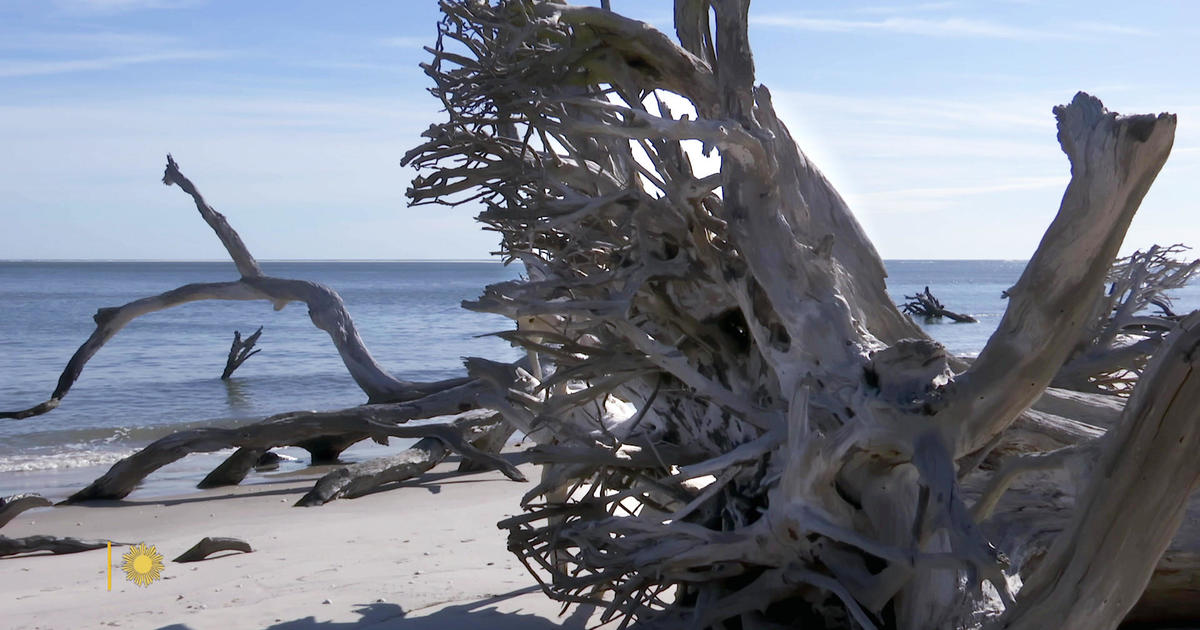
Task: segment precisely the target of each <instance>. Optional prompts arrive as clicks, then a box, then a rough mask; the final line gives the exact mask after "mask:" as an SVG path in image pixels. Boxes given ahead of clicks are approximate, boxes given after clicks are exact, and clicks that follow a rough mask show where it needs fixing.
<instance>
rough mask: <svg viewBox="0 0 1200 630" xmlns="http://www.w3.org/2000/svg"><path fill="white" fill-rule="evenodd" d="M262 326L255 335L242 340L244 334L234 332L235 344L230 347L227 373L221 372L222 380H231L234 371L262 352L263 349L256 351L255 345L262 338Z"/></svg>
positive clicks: (226, 367)
mask: <svg viewBox="0 0 1200 630" xmlns="http://www.w3.org/2000/svg"><path fill="white" fill-rule="evenodd" d="M262 331H263V329H262V326H259V327H258V330H256V331H254V334H252V335H250V336H249V337H246V338H245V339H242V333H241V331H239V330H235V331H233V344H231V345H230V346H229V358H228V359H226V360H225V371H223V372H221V380H223V381H225V380H229V377H230V376H233V371H234V370H236V369H238V368H239V367H242V364H243V363H245V362H246V359H249V358H250V357H252V356H254V355H256V354H258V353H259V352H262V349H261V348H259V349H257V350H255V349H254V344H255V343H256V342H257V341H258V338H259V337H261V336H262Z"/></svg>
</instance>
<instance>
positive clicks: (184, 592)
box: [0, 457, 590, 630]
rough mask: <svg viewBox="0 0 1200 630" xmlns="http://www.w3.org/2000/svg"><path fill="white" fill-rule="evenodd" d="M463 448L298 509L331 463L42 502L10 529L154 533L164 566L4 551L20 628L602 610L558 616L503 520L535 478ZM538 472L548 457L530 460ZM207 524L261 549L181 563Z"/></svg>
mask: <svg viewBox="0 0 1200 630" xmlns="http://www.w3.org/2000/svg"><path fill="white" fill-rule="evenodd" d="M457 465H458V458H457V457H452V458H450V459H448V460H447V461H446V462H443V463H442V464H440V465H438V466H437V467H436V468H434V469H433V470H432V471H430V472H429V473H426V474H425V475H422V476H421V477H420V478H419V479H416V480H413V481H411V482H406V483H404V484H400V485H399V486H396V487H392V488H391V489H389V490H387V491H384V492H378V493H375V494H371V495H367V496H364V497H361V498H358V499H339V500H337V501H334V502H331V503H329V504H327V505H324V506H320V507H313V508H297V507H292V504H294V503H295V502H296V500H298V499H299V498H300V496H302V495H303V494H304V493H305V492H306V491H307V490H308V489H309V488H310V487H311V485H312V482H313V480H314V479H315V476H316V475H318V474H320V471H317V470H313V471H311V474H308V473H304V474H296V473H282V474H279V475H276V476H273V477H270V478H268V479H264V480H262V481H261V482H259V483H254V484H249V485H243V486H234V487H228V488H218V489H213V490H193V491H191V492H188V493H186V494H181V495H175V496H170V497H138V496H137V493H136V492H135V493H134V494H133V495H130V497H129V498H128V499H126V500H122V501H103V502H93V503H89V504H85V505H70V506H56V507H53V508H40V509H36V510H30V511H28V512H25V513H23V514H21V515H20V516H19V517H17V519H15V520H14V521H13V522H11V523H9V524H8V525H7V526H6V527H5V528H4V529H3V530H2V533H3V535H6V536H10V537H17V536H29V535H35V534H46V535H58V536H74V537H77V538H83V539H100V540H106V539H111V540H115V541H122V542H128V543H139V542H144V543H147V544H150V545H154V546H155V547H156V548H157V549H158V551H159V552H160V553H161V554H162V555H163V557H164V561H165V562H164V563H165V565H166V566H165V569H164V572H163V579H162V580H160V581H158V582H155V583H152V584H150V585H149V586H147V587H138V586H136V585H135V584H133V583H132V582H127V581H126V580H125V577H124V574H123V573H122V572H121V569H120V564H121V553H123V552H124V548H122V547H116V546H114V548H113V565H115V566H114V567H113V577H112V591H107V590H106V564H107V563H106V552H105V550H104V549H99V550H95V551H86V552H82V553H76V554H68V555H61V556H50V555H44V554H33V555H26V556H15V557H9V558H0V588H2V589H3V591H4V592H5V593H6V594H7V596H8V599H9V604H8V605H7V606H6V614H5V621H6V622H7V623H6V625H7V627H10V628H77V627H83V626H96V625H99V626H101V627H107V626H118V625H119V627H121V628H162V627H171V628H173V629H174V630H181V629H183V628H191V629H194V630H200V629H202V628H219V629H221V630H226V629H228V628H234V627H238V628H240V627H254V628H274V629H279V630H282V629H291V630H298V629H304V628H343V627H345V628H349V627H356V628H359V627H374V626H376V625H377V624H380V625H382V626H386V627H399V628H412V629H425V630H434V629H438V630H440V629H443V628H445V629H450V628H473V627H481V628H482V627H487V628H498V629H508V628H512V629H517V628H522V629H524V628H531V629H533V630H539V629H541V628H559V627H569V628H584V627H586V626H585V623H586V622H587V619H586V617H588V616H589V615H590V611H589V610H587V609H585V610H582V611H575V610H574V609H573V612H575V614H574V615H568V616H567V617H559V616H558V614H559V611H560V610H561V606H560V605H559V604H558V603H557V602H554V601H552V600H550V599H549V598H547V597H546V596H545V595H544V594H543V593H541V591H540V590H539V589H537V588H536V583H535V581H534V580H533V578H532V577H531V576H530V575H529V574H528V573H527V572H526V570H525V568H524V567H523V566H521V564H520V562H519V561H518V560H517V559H516V558H515V557H514V556H513V555H512V554H510V553H509V552H508V551H507V549H506V543H505V534H504V532H502V531H500V530H499V529H497V528H496V527H495V523H496V522H498V521H499V520H501V519H503V518H505V517H506V516H509V515H512V514H515V513H518V512H519V511H520V506H519V500H520V497H521V494H522V493H524V492H525V491H526V490H528V488H529V486H528V484H521V483H514V482H511V481H509V480H507V479H505V478H504V477H503V476H502V475H500V474H499V473H497V472H494V471H488V472H483V473H474V474H469V475H459V474H456V473H454V470H455V468H456V467H457ZM521 469H522V472H524V473H525V474H526V475H527V476H529V477H531V478H535V477H536V474H535V473H536V470H535V467H534V466H532V465H529V464H524V465H521ZM205 536H230V537H235V538H241V539H243V540H245V541H246V542H248V543H249V544H250V545H251V547H253V548H254V552H253V553H249V554H241V553H227V554H217V555H215V556H213V557H212V558H210V559H208V560H205V561H202V562H196V563H188V564H179V563H174V562H172V561H171V559H173V558H174V557H176V556H177V555H179V554H180V553H182V552H183V551H184V550H186V549H188V548H190V547H191V546H192V545H194V544H195V543H196V542H198V541H199V540H200V539H201V538H203V537H205Z"/></svg>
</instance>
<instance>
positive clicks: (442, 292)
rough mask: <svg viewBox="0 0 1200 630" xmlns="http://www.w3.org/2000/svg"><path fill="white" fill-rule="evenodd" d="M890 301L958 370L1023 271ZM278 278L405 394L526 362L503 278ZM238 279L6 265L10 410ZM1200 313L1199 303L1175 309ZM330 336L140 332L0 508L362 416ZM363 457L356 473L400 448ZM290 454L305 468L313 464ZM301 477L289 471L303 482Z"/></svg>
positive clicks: (949, 265)
mask: <svg viewBox="0 0 1200 630" xmlns="http://www.w3.org/2000/svg"><path fill="white" fill-rule="evenodd" d="M887 266H888V270H889V274H890V278H889V282H888V284H889V291H890V293H891V294H892V296H893V298H894V299H896V300H898V301H899V300H902V299H903V296H904V295H906V294H908V295H911V294H913V293H914V292H916V291H919V290H921V289H922V288H924V286H925V285H929V286H930V287H931V288H932V289H933V292H934V293H935V294H936V295H937V296H938V297H939V298H940V299H941V300H942V302H943V303H945V304H946V305H947V307H948V308H951V309H953V310H956V311H961V312H966V313H970V314H972V315H974V316H975V317H977V318H978V319H979V320H980V323H978V324H950V323H945V324H928V325H925V326H926V330H928V331H929V333H930V334H931V335H932V336H933V337H934V338H936V339H938V340H939V341H941V342H942V343H943V344H945V345H946V346H947V347H948V349H949V350H950V351H952V352H954V353H957V354H971V353H975V352H978V351H979V349H981V348H982V347H983V345H984V343H985V342H986V341H987V338H988V336H989V335H990V334H991V332H992V330H993V329H994V328H995V327H996V324H997V323H998V321H999V318H1000V316H1001V314H1002V313H1003V311H1004V307H1005V304H1006V303H1005V301H1004V300H1003V299H1002V298H1001V296H1000V293H1001V291H1003V290H1004V289H1006V288H1008V287H1010V286H1012V284H1013V283H1014V282H1016V280H1017V278H1018V277H1019V276H1020V273H1021V270H1022V269H1023V267H1024V263H1023V262H1010V261H891V262H888V263H887ZM263 267H264V268H265V270H266V271H267V272H268V273H270V274H272V275H277V276H284V277H292V278H303V279H308V280H315V281H318V282H322V283H325V284H327V285H329V286H331V287H333V288H334V289H336V290H337V291H338V292H339V293H340V294H341V296H342V298H343V299H344V300H345V302H346V306H347V308H348V309H349V311H350V313H351V314H352V315H353V317H354V319H355V322H356V324H357V325H358V328H359V332H360V333H361V335H362V336H363V338H364V340H365V341H366V343H367V345H368V347H369V348H370V349H371V351H372V352H373V353H374V354H375V357H376V359H377V360H378V361H379V362H380V363H381V364H383V365H384V366H385V367H386V368H387V369H388V370H389V371H391V372H392V373H394V374H396V375H397V376H399V377H401V378H407V379H412V380H433V379H440V378H448V377H452V376H457V375H461V374H462V367H461V362H460V361H461V357H464V356H467V355H471V356H483V357H487V358H491V359H494V360H511V359H512V358H514V357H516V356H517V352H516V351H515V350H514V349H513V348H511V347H509V346H508V344H507V343H505V342H503V341H500V340H498V339H496V338H494V337H479V336H480V335H485V334H487V333H489V332H494V331H498V330H504V329H507V328H508V327H509V322H508V320H506V319H504V318H501V317H497V316H488V315H481V314H478V313H471V312H469V311H466V310H463V309H462V308H460V306H459V303H460V302H461V301H462V300H464V299H473V298H475V297H477V296H478V295H479V292H480V289H481V288H482V287H483V286H485V285H487V284H491V283H494V282H499V281H502V280H507V279H511V278H515V277H517V276H518V275H519V273H520V271H521V269H520V268H519V267H504V266H502V265H500V264H497V263H486V262H485V263H441V262H275V263H270V262H268V263H264V264H263ZM226 279H230V280H232V279H236V273H235V271H234V269H233V266H232V265H231V264H229V263H218V262H213V263H206V262H199V263H193V262H87V263H76V262H61V263H60V262H0V408H2V409H15V408H24V407H27V406H30V405H32V404H34V403H37V402H40V401H42V400H44V399H45V398H46V397H47V396H48V395H49V393H50V391H51V390H52V389H53V388H54V385H55V383H56V382H57V379H58V375H59V373H60V371H61V369H62V367H63V365H64V364H65V363H66V361H67V359H69V358H70V356H71V354H72V353H73V352H74V351H75V349H76V348H77V347H78V346H79V344H80V343H81V342H82V341H83V340H84V339H85V338H86V337H87V336H88V335H89V334H90V333H91V331H92V329H93V324H92V320H91V316H92V315H93V314H94V313H95V311H96V309H97V308H99V307H101V306H116V305H119V304H123V303H125V302H128V301H131V300H134V299H137V298H139V297H144V296H147V295H152V294H156V293H160V292H162V291H166V290H168V289H171V288H174V287H177V286H179V285H181V284H186V283H189V282H212V281H220V280H226ZM1178 302H1179V306H1180V307H1181V309H1182V308H1196V307H1200V287H1191V288H1189V289H1187V290H1185V291H1184V292H1183V293H1181V295H1180V296H1179V300H1178ZM258 326H263V335H262V338H261V339H260V341H259V345H258V347H260V348H262V352H261V353H260V354H258V355H256V356H254V357H252V358H251V359H250V360H248V361H247V362H246V363H245V364H244V365H243V366H242V367H241V368H240V369H239V370H238V371H237V372H236V373H235V375H234V377H233V378H232V379H231V380H230V381H221V380H220V379H219V376H220V374H221V370H222V369H223V367H224V364H225V358H226V355H227V353H228V350H229V343H230V341H231V340H232V337H233V331H234V330H235V329H237V330H240V331H242V333H243V334H248V333H249V332H252V331H253V330H254V329H256V328H257V327H258ZM363 400H364V397H363V395H362V393H361V392H360V391H359V390H358V388H357V387H356V386H355V385H354V382H353V381H352V380H351V379H350V377H349V376H348V375H347V374H346V371H345V369H344V368H343V366H342V363H341V360H340V358H339V357H338V354H337V352H336V350H335V349H334V348H333V346H332V344H331V343H330V341H329V338H328V337H327V336H326V335H325V333H323V332H321V331H319V330H317V329H316V328H314V327H313V326H312V323H311V322H310V321H309V319H308V316H307V313H306V311H305V308H304V307H303V306H302V305H295V304H293V305H291V306H289V307H287V308H285V309H284V310H283V311H281V312H274V311H272V310H271V308H270V305H268V304H266V303H265V302H198V303H193V304H188V305H184V306H181V307H177V308H174V309H170V310H167V311H162V312H159V313H154V314H151V315H148V316H145V317H143V318H140V319H138V320H135V321H134V322H133V323H131V324H130V325H129V326H128V327H126V328H125V329H124V330H122V331H121V332H120V333H119V334H118V335H117V336H116V337H115V338H114V339H113V340H112V341H110V342H109V343H108V344H107V345H106V346H105V347H104V348H103V349H102V350H101V351H100V352H99V353H98V354H97V355H96V356H95V357H94V358H93V359H92V361H91V362H90V363H89V364H88V366H87V368H86V369H85V370H84V372H83V375H82V377H81V378H80V379H79V381H78V382H77V383H76V384H75V386H74V387H73V388H72V390H71V392H70V394H69V395H68V396H67V397H66V398H65V399H64V401H63V403H62V406H61V407H59V408H58V409H57V410H55V411H53V412H51V413H49V414H47V415H43V416H39V417H36V418H30V419H27V420H23V421H12V420H9V421H0V496H3V495H6V494H10V493H13V492H18V491H38V492H42V493H44V494H46V495H47V496H52V497H62V496H65V495H66V494H69V493H70V492H72V491H74V490H77V489H79V488H80V487H82V486H83V485H86V483H87V482H88V481H90V480H91V479H92V478H94V477H96V476H97V475H98V474H101V473H102V472H103V471H104V470H105V468H106V467H107V465H109V464H111V463H112V462H114V461H116V460H117V459H119V458H121V457H124V456H126V455H128V454H130V453H132V452H133V451H134V450H135V449H136V448H138V447H141V446H144V445H145V444H147V443H149V442H150V441H152V440H153V439H155V438H157V437H160V436H162V435H165V434H166V433H169V432H170V431H172V430H175V429H178V428H181V427H186V426H214V425H217V426H221V425H223V426H229V425H235V424H239V423H243V422H246V421H247V420H251V419H258V418H261V417H263V416H266V415H269V414H272V413H278V412H280V411H286V410H295V409H329V408H338V407H346V406H352V405H356V404H360V403H362V402H363ZM404 446H405V443H397V444H394V445H393V446H391V447H386V448H385V447H378V446H371V445H362V446H356V447H355V448H353V449H351V450H350V451H348V452H347V454H346V457H347V458H348V459H357V458H363V457H368V456H373V455H377V454H379V453H381V452H386V451H389V450H397V449H399V448H403V447H404ZM293 454H295V455H296V456H302V455H304V453H303V452H302V451H295V452H294V453H293ZM220 458H221V455H220V454H217V455H197V456H191V457H189V458H187V459H185V460H183V461H182V462H179V463H176V464H172V465H171V466H169V467H167V468H166V469H164V470H163V471H160V472H159V473H156V474H155V475H153V476H151V477H150V479H149V480H148V482H147V484H146V487H145V488H143V489H140V490H138V491H137V492H138V493H139V494H140V495H146V494H154V493H160V494H161V493H165V492H175V491H180V490H182V489H184V488H186V487H187V486H190V485H191V484H194V483H195V482H196V481H197V480H198V479H199V478H200V476H202V475H203V473H204V472H206V471H207V470H208V469H211V468H212V466H214V465H215V464H216V462H217V461H219V459H220ZM302 464H303V462H302V461H299V462H297V463H295V464H293V465H292V466H293V467H294V468H299V467H301V466H302Z"/></svg>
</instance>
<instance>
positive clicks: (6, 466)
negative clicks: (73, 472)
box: [0, 445, 137, 473]
mask: <svg viewBox="0 0 1200 630" xmlns="http://www.w3.org/2000/svg"><path fill="white" fill-rule="evenodd" d="M71 446H75V445H67V446H66V447H64V448H69V447H71ZM135 452H137V451H136V450H134V449H128V450H104V451H101V450H96V449H94V448H91V449H89V448H80V449H78V450H70V451H61V452H57V453H27V454H14V455H4V456H0V473H6V472H33V471H39V470H57V469H63V468H85V467H88V466H103V465H106V464H114V463H116V462H118V461H120V460H122V459H124V458H126V457H129V456H130V455H133V454H134V453H135Z"/></svg>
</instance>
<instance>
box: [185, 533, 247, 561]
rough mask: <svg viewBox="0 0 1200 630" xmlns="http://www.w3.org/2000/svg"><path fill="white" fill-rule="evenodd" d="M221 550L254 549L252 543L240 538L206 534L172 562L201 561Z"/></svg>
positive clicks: (245, 550) (245, 551) (244, 551)
mask: <svg viewBox="0 0 1200 630" xmlns="http://www.w3.org/2000/svg"><path fill="white" fill-rule="evenodd" d="M221 551H241V552H243V553H252V552H253V551H254V550H253V549H251V548H250V543H248V542H246V541H244V540H241V539H239V538H219V537H213V536H205V537H204V538H202V539H200V542H198V543H196V544H195V545H192V548H191V549H188V550H187V551H185V552H183V553H181V554H179V557H178V558H175V559H174V560H173V561H172V562H199V561H201V560H207V559H208V557H209V556H211V555H213V554H214V553H218V552H221Z"/></svg>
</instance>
